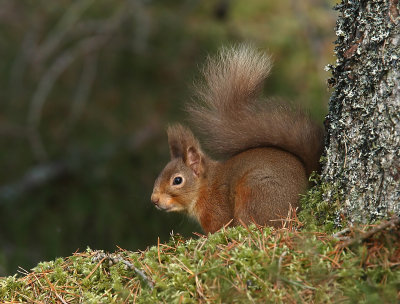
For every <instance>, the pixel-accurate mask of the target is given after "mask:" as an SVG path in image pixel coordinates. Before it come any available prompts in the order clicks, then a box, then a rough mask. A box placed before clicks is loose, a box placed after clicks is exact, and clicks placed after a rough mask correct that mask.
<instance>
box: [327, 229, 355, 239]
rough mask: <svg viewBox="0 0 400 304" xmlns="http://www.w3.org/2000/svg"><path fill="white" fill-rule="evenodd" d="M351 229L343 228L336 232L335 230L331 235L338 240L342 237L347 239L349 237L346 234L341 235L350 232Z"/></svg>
mask: <svg viewBox="0 0 400 304" xmlns="http://www.w3.org/2000/svg"><path fill="white" fill-rule="evenodd" d="M350 231H351V229H350V228H348V227H347V228H344V229H343V230H340V231H338V232H336V233H335V234H333V235H332V237H333V238H335V239H338V240H340V241H343V240H344V239H349V237H347V236H342V235H343V234H346V233H348V232H350Z"/></svg>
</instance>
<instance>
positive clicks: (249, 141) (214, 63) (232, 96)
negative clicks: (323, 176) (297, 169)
mask: <svg viewBox="0 0 400 304" xmlns="http://www.w3.org/2000/svg"><path fill="white" fill-rule="evenodd" d="M270 69H271V60H270V58H269V57H268V56H266V55H265V54H261V53H259V52H257V51H256V50H255V49H253V48H252V47H249V46H246V45H239V46H237V47H233V48H223V49H222V50H221V52H220V54H219V56H217V57H216V58H211V59H209V60H208V62H207V64H206V65H205V67H204V70H203V74H204V82H203V83H201V84H198V85H197V88H196V89H197V96H198V98H199V102H197V103H193V104H191V105H189V106H188V112H189V114H190V116H191V119H192V121H193V123H194V124H195V126H196V127H197V128H198V129H199V131H200V132H202V133H203V134H204V135H205V138H206V139H207V142H206V143H205V144H206V146H207V147H208V148H209V149H210V150H211V151H214V152H215V153H216V154H217V155H219V156H231V155H234V154H237V153H240V152H242V151H244V150H248V149H250V148H256V147H271V146H272V147H278V148H280V149H283V150H285V151H288V152H290V153H292V154H294V155H296V156H297V157H299V159H300V160H301V161H302V162H303V163H304V165H305V168H306V171H307V174H310V173H311V172H312V171H314V170H318V169H319V162H318V161H319V158H320V155H321V153H322V149H323V136H324V135H323V130H322V128H321V127H320V126H318V125H317V124H315V123H314V122H312V121H311V120H310V118H309V116H308V115H306V114H305V113H303V112H302V111H301V110H299V109H292V108H291V107H289V106H288V105H287V104H283V103H277V102H273V101H271V100H267V101H265V102H258V100H257V98H258V96H259V94H260V91H261V88H262V84H263V81H264V80H265V78H266V77H267V76H268V74H269V71H270Z"/></svg>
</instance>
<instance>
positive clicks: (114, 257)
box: [93, 251, 154, 289]
mask: <svg viewBox="0 0 400 304" xmlns="http://www.w3.org/2000/svg"><path fill="white" fill-rule="evenodd" d="M93 260H94V261H98V260H100V262H99V263H98V264H97V265H99V264H101V263H103V262H104V261H105V260H107V261H108V262H109V264H110V265H115V264H117V263H122V264H124V265H125V266H126V267H127V268H128V269H131V270H133V271H135V273H136V274H137V275H138V276H139V277H140V278H141V279H142V280H143V281H144V282H145V283H146V284H147V286H149V288H150V289H153V288H154V283H153V282H152V281H151V280H150V279H149V278H148V277H147V275H146V274H145V273H144V272H143V271H141V270H140V269H138V268H136V267H135V266H134V265H133V264H132V263H131V262H129V261H127V260H125V259H124V258H122V257H121V256H119V255H118V254H109V253H104V252H103V251H97V252H95V254H94V257H93ZM97 265H96V266H97ZM97 267H98V266H97ZM97 267H96V268H97Z"/></svg>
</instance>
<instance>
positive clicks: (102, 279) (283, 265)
mask: <svg viewBox="0 0 400 304" xmlns="http://www.w3.org/2000/svg"><path fill="white" fill-rule="evenodd" d="M299 225H300V224H299V222H298V221H297V220H291V221H289V222H287V224H286V227H285V228H283V229H279V230H274V229H271V228H260V227H255V226H251V227H236V228H229V229H223V230H221V231H220V232H218V233H215V234H212V235H208V236H203V235H196V236H195V237H194V238H191V239H186V240H185V239H183V238H182V237H180V236H177V235H174V236H171V239H170V241H169V242H168V243H165V244H164V243H160V244H158V245H157V246H154V247H151V248H149V249H148V250H146V251H143V252H130V251H126V250H123V249H118V250H117V251H116V252H115V253H104V252H102V251H95V250H92V249H87V250H86V251H85V252H81V253H75V254H73V255H72V256H70V257H66V258H58V259H56V260H54V261H50V262H43V263H40V264H38V265H37V266H36V267H35V268H34V269H32V270H31V271H29V272H28V271H26V272H24V271H21V272H20V274H18V275H15V276H11V277H5V278H0V302H1V303H26V302H30V303H396V302H398V301H399V300H400V292H399V290H400V246H399V245H400V229H399V227H395V226H393V225H392V226H388V227H387V228H385V229H382V230H380V231H378V232H376V233H374V234H373V235H372V236H370V237H369V238H367V239H362V240H361V241H359V242H353V243H352V244H351V245H346V244H349V240H350V241H351V240H352V239H358V237H359V236H362V235H363V234H362V233H363V232H362V231H365V230H370V229H373V227H371V226H369V227H367V226H365V227H358V228H352V229H350V230H346V231H345V233H343V234H340V235H339V234H338V235H335V236H333V235H332V234H331V233H329V234H327V233H321V232H310V231H307V230H306V229H301V227H299ZM346 242H347V243H346Z"/></svg>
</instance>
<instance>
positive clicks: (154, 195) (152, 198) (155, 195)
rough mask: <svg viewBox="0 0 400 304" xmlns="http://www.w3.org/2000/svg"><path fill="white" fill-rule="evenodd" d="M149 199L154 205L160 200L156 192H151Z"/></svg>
mask: <svg viewBox="0 0 400 304" xmlns="http://www.w3.org/2000/svg"><path fill="white" fill-rule="evenodd" d="M151 201H152V203H153V204H154V205H158V202H159V201H160V197H159V196H158V195H157V194H154V193H153V194H152V195H151Z"/></svg>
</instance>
